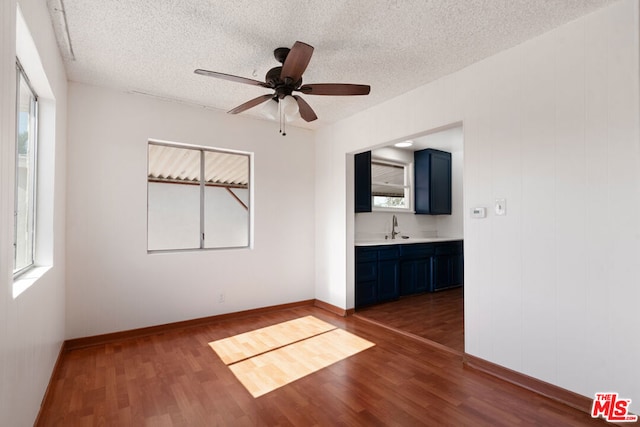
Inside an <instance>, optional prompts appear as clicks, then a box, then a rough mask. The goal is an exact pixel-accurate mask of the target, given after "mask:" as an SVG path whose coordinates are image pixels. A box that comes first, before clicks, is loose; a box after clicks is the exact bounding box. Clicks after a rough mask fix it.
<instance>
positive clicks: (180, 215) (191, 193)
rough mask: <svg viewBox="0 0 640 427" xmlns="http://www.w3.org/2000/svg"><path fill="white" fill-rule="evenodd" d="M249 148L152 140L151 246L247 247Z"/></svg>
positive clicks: (169, 248) (149, 173) (149, 182)
mask: <svg viewBox="0 0 640 427" xmlns="http://www.w3.org/2000/svg"><path fill="white" fill-rule="evenodd" d="M251 159H252V154H251V153H245V152H237V151H230V150H222V149H217V148H210V147H197V146H190V145H183V144H175V143H165V142H160V141H149V143H148V171H147V250H148V251H149V252H155V251H179V250H196V249H215V248H243V247H249V246H250V242H251V192H250V188H251V187H250V185H251V173H250V172H251Z"/></svg>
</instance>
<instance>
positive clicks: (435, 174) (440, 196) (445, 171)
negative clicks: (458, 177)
mask: <svg viewBox="0 0 640 427" xmlns="http://www.w3.org/2000/svg"><path fill="white" fill-rule="evenodd" d="M430 205H431V209H430V211H431V214H432V215H444V214H446V215H451V154H450V153H445V152H444V151H435V150H434V152H433V153H431V199H430Z"/></svg>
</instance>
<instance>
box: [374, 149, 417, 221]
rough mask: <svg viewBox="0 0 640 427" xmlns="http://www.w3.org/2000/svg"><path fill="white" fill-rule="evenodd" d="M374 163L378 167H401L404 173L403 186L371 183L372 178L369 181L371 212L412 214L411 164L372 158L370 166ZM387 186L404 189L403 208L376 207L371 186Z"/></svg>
mask: <svg viewBox="0 0 640 427" xmlns="http://www.w3.org/2000/svg"><path fill="white" fill-rule="evenodd" d="M374 163H377V164H380V165H388V166H395V167H401V168H403V171H404V184H403V185H402V186H399V185H393V184H386V183H383V182H377V181H373V177H372V180H371V210H372V211H374V212H375V211H377V212H413V191H414V188H413V163H412V162H402V161H393V160H388V159H383V158H372V159H371V165H372V166H373V164H374ZM376 185H377V186H380V185H382V186H385V185H386V186H389V187H393V188H400V187H401V188H403V189H404V199H405V206H404V207H390V206H378V205H376V204H375V197H376V196H375V195H374V194H373V186H376Z"/></svg>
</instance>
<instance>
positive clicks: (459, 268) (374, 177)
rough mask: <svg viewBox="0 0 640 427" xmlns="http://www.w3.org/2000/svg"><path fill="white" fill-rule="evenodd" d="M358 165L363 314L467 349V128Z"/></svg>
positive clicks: (358, 301)
mask: <svg viewBox="0 0 640 427" xmlns="http://www.w3.org/2000/svg"><path fill="white" fill-rule="evenodd" d="M354 161H355V163H354V177H355V183H354V184H355V185H354V187H355V195H354V196H355V211H356V214H355V236H354V237H355V239H354V241H355V310H356V315H357V316H358V317H361V318H364V319H365V320H369V321H372V322H375V323H378V324H381V325H383V326H386V327H388V328H391V329H395V330H398V331H399V332H402V333H405V334H411V335H414V336H415V337H416V338H419V339H423V340H427V341H430V342H431V343H433V344H435V345H439V346H441V347H443V348H445V349H448V350H452V351H454V352H462V351H463V350H464V331H463V328H464V326H463V310H464V304H463V299H464V291H463V289H464V286H463V285H464V252H463V205H462V192H463V188H462V182H463V180H462V173H463V133H462V126H461V125H454V126H451V127H448V128H446V129H441V130H438V131H437V132H430V133H427V134H423V135H418V136H415V137H411V138H406V139H403V140H401V141H395V142H393V143H390V144H388V145H385V146H382V147H375V148H372V149H371V150H370V151H366V152H363V153H358V154H356V155H355V156H354Z"/></svg>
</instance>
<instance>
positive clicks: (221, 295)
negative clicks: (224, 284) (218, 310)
mask: <svg viewBox="0 0 640 427" xmlns="http://www.w3.org/2000/svg"><path fill="white" fill-rule="evenodd" d="M223 302H224V292H220V293H219V294H218V303H219V304H222V303H223Z"/></svg>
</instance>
